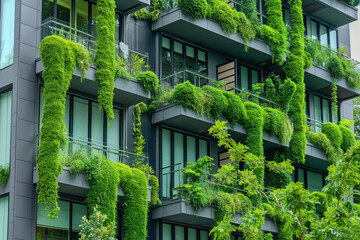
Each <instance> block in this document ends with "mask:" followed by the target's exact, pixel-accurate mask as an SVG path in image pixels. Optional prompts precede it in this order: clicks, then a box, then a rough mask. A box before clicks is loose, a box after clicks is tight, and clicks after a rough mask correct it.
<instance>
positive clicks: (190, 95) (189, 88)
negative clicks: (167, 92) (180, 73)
mask: <svg viewBox="0 0 360 240" xmlns="http://www.w3.org/2000/svg"><path fill="white" fill-rule="evenodd" d="M171 101H172V102H174V103H180V104H181V105H182V106H183V107H184V108H185V109H188V108H189V109H192V110H195V105H196V89H195V86H194V85H192V84H191V83H190V82H189V81H186V82H184V83H180V84H178V85H176V87H175V89H174V90H173V92H172V96H171Z"/></svg>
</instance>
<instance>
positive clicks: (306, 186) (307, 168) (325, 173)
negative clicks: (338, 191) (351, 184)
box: [293, 164, 327, 189]
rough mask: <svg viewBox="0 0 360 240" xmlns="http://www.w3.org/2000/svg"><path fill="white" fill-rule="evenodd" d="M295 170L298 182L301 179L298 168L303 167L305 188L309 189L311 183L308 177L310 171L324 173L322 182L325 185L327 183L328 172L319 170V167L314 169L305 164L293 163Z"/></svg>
mask: <svg viewBox="0 0 360 240" xmlns="http://www.w3.org/2000/svg"><path fill="white" fill-rule="evenodd" d="M293 166H294V168H295V170H294V173H295V182H298V181H299V175H298V169H302V170H303V171H304V183H303V184H304V188H305V189H308V186H309V183H308V178H307V172H308V171H310V172H314V173H318V174H321V175H322V180H323V181H322V184H323V186H325V185H326V176H327V172H324V171H321V170H317V169H313V168H309V167H306V166H303V165H297V164H294V165H293Z"/></svg>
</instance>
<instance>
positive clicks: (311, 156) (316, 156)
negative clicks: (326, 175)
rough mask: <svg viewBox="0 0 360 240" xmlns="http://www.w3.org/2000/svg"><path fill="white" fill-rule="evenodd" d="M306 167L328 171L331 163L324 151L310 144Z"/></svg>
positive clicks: (308, 145) (307, 150)
mask: <svg viewBox="0 0 360 240" xmlns="http://www.w3.org/2000/svg"><path fill="white" fill-rule="evenodd" d="M305 166H307V167H310V168H313V169H317V170H320V171H327V168H328V167H329V166H330V162H329V160H328V157H327V155H326V154H325V152H324V151H323V150H321V149H319V148H317V147H315V146H314V145H313V144H311V143H309V142H308V143H307V146H306V156H305Z"/></svg>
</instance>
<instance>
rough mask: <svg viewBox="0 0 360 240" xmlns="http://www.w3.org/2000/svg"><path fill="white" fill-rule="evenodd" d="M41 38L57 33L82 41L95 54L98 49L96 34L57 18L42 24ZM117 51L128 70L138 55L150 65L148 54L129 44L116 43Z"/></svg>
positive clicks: (69, 38) (131, 67)
mask: <svg viewBox="0 0 360 240" xmlns="http://www.w3.org/2000/svg"><path fill="white" fill-rule="evenodd" d="M40 27H41V39H44V38H45V37H47V36H50V35H57V36H60V37H62V38H64V39H67V40H71V41H73V42H76V43H81V44H82V45H84V46H85V48H86V49H88V50H89V52H90V53H91V54H92V56H95V50H96V42H97V39H96V37H95V36H93V35H91V34H89V33H86V32H83V31H81V30H79V29H76V28H73V27H70V26H69V25H67V24H66V23H63V22H61V21H60V20H58V19H56V18H48V19H47V20H45V21H44V22H43V23H42V24H41V26H40ZM115 52H116V57H117V59H119V58H120V57H121V58H123V59H124V60H125V61H126V62H127V64H128V67H127V70H128V71H129V72H130V70H131V69H133V67H134V64H135V63H134V57H135V56H136V57H137V59H143V62H144V64H143V65H144V66H145V65H149V56H148V54H143V53H140V52H138V51H135V50H132V49H130V48H129V46H128V45H126V44H124V43H118V44H116V45H115Z"/></svg>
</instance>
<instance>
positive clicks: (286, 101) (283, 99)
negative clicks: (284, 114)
mask: <svg viewBox="0 0 360 240" xmlns="http://www.w3.org/2000/svg"><path fill="white" fill-rule="evenodd" d="M295 90H296V84H295V83H294V82H293V81H291V80H290V79H289V78H287V79H285V81H284V83H282V84H280V86H279V99H278V103H279V104H280V106H281V109H282V110H283V111H287V110H288V109H289V108H290V103H291V100H292V98H293V96H294V92H295Z"/></svg>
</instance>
